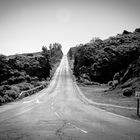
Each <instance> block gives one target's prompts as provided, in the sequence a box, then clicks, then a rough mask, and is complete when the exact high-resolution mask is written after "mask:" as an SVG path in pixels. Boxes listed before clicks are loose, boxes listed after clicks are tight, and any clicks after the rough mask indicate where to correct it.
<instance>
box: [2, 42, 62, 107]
mask: <svg viewBox="0 0 140 140" xmlns="http://www.w3.org/2000/svg"><path fill="white" fill-rule="evenodd" d="M62 56H63V53H62V50H61V45H60V44H58V43H54V44H53V45H52V47H51V48H50V49H49V50H48V49H47V47H45V46H43V47H42V51H41V52H37V53H27V54H17V55H11V56H5V55H0V104H3V103H6V102H11V101H14V100H15V99H16V98H17V97H18V96H19V94H20V92H21V91H25V90H29V89H32V88H34V87H37V86H40V85H42V84H47V81H48V80H50V78H51V77H52V75H53V73H54V67H56V66H55V65H56V64H57V63H59V62H60V60H61V58H62Z"/></svg>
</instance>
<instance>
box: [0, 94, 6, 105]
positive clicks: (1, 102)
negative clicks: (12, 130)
mask: <svg viewBox="0 0 140 140" xmlns="http://www.w3.org/2000/svg"><path fill="white" fill-rule="evenodd" d="M3 103H5V100H4V98H3V97H1V96H0V105H1V104H3Z"/></svg>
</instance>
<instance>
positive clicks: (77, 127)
mask: <svg viewBox="0 0 140 140" xmlns="http://www.w3.org/2000/svg"><path fill="white" fill-rule="evenodd" d="M68 124H69V125H72V126H73V127H74V128H76V129H78V130H80V131H82V132H83V133H88V132H87V131H85V130H83V129H81V128H79V127H77V126H76V125H74V124H71V123H68Z"/></svg>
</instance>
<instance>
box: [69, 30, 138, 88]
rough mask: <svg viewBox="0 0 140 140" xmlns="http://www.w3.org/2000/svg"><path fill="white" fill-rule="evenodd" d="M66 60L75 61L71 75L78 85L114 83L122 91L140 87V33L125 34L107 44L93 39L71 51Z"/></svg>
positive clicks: (107, 41)
mask: <svg viewBox="0 0 140 140" xmlns="http://www.w3.org/2000/svg"><path fill="white" fill-rule="evenodd" d="M68 56H69V58H70V59H73V60H74V63H73V73H74V75H75V76H76V77H77V80H78V81H80V82H85V83H86V82H87V81H88V82H89V83H94V82H98V83H112V82H110V81H117V84H116V85H118V86H120V87H122V88H123V85H124V87H125V88H126V87H130V86H131V87H135V88H136V87H137V88H138V87H139V85H140V84H139V83H140V82H139V77H140V58H139V56H140V29H136V30H135V31H134V32H132V33H131V32H128V31H126V30H125V31H123V33H122V34H118V35H116V36H114V37H110V38H108V39H106V40H101V39H99V38H94V39H92V40H91V41H90V42H89V43H87V44H84V45H80V46H78V47H74V48H71V49H70V50H69V52H68ZM134 81H135V82H134ZM116 85H115V87H116Z"/></svg>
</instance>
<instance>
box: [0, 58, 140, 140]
mask: <svg viewBox="0 0 140 140" xmlns="http://www.w3.org/2000/svg"><path fill="white" fill-rule="evenodd" d="M0 140H140V122H138V121H135V120H132V119H128V118H125V117H121V116H118V115H115V114H112V113H109V112H106V111H103V110H101V109H98V108H96V107H94V106H91V105H89V104H88V102H86V101H85V98H84V97H83V96H82V95H81V92H80V90H79V88H78V87H77V85H76V84H75V82H73V80H72V76H71V74H70V69H69V65H68V60H67V57H66V56H64V57H63V59H62V61H61V63H60V66H59V67H58V69H57V71H56V73H55V75H54V77H53V79H52V81H51V83H50V85H49V87H48V88H46V89H44V90H42V91H41V92H39V93H37V94H35V95H32V96H30V97H26V98H24V99H23V100H20V101H18V102H15V103H11V104H7V105H4V106H2V107H0Z"/></svg>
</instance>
